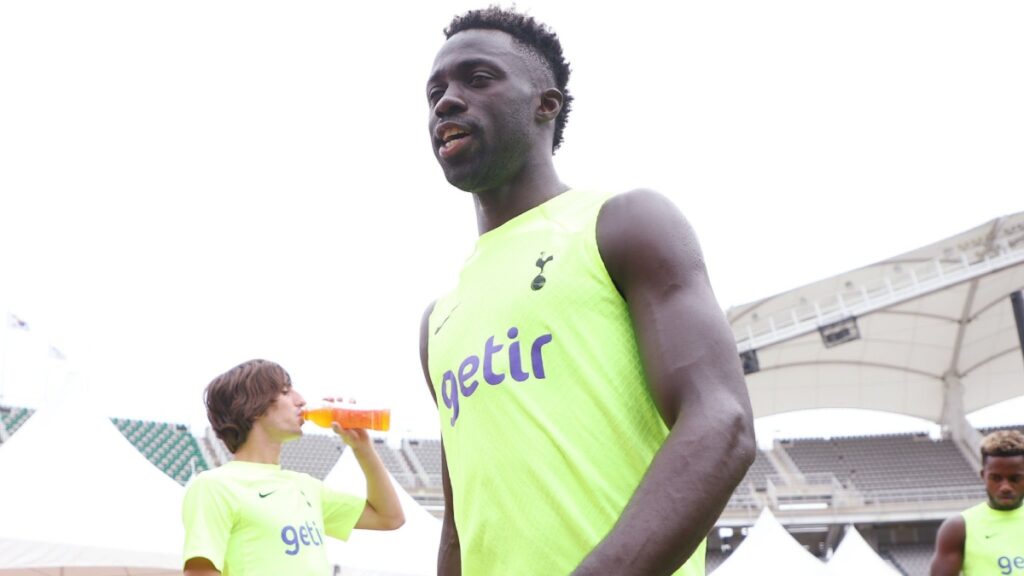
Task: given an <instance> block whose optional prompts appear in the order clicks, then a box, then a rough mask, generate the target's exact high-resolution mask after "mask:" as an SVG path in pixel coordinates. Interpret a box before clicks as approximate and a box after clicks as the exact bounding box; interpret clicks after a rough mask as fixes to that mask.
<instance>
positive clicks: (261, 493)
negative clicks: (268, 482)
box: [260, 490, 277, 498]
mask: <svg viewBox="0 0 1024 576" xmlns="http://www.w3.org/2000/svg"><path fill="white" fill-rule="evenodd" d="M274 492H277V490H271V491H270V492H267V493H266V494H264V493H263V492H260V498H266V497H267V496H270V495H271V494H273V493H274Z"/></svg>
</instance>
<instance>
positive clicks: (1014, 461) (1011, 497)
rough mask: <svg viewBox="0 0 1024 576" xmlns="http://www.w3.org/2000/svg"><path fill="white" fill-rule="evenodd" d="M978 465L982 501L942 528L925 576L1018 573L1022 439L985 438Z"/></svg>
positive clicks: (1022, 551) (1023, 523) (1023, 519)
mask: <svg viewBox="0 0 1024 576" xmlns="http://www.w3.org/2000/svg"><path fill="white" fill-rule="evenodd" d="M981 463H982V468H981V479H982V480H984V482H985V492H986V493H988V501H987V502H982V503H981V504H978V505H977V506H974V507H972V508H968V509H967V510H964V511H963V512H961V513H960V514H958V515H956V516H953V517H951V518H948V519H946V521H945V522H943V523H942V526H940V527H939V533H938V536H937V537H936V539H935V555H934V556H933V557H932V567H931V576H957V575H958V574H960V573H961V570H962V571H963V574H964V576H989V575H992V576H995V575H997V574H998V575H1002V576H1006V575H1008V574H1014V575H1019V574H1024V507H1022V506H1021V503H1022V502H1024V434H1021V433H1020V432H1017V431H1016V430H1000V431H998V432H993V433H991V434H989V435H988V436H985V438H984V439H983V440H982V441H981Z"/></svg>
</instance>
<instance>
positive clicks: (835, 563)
mask: <svg viewBox="0 0 1024 576" xmlns="http://www.w3.org/2000/svg"><path fill="white" fill-rule="evenodd" d="M825 574H827V576H862V575H864V574H871V575H872V576H899V572H897V571H896V570H895V569H894V568H893V567H892V566H890V565H889V563H888V562H886V561H885V560H883V559H882V558H881V557H880V556H879V555H878V554H876V553H875V551H874V550H873V549H872V548H871V546H870V545H869V544H868V543H867V542H865V541H864V537H863V536H861V535H860V532H858V531H857V529H856V528H854V527H853V525H850V526H847V527H846V535H845V536H843V541H842V542H840V543H839V546H838V547H837V548H836V551H835V554H833V555H832V558H831V559H829V561H828V564H826V565H825Z"/></svg>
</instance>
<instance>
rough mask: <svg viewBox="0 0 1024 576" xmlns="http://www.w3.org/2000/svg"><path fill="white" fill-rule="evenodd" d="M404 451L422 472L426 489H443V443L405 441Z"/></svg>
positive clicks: (434, 441) (427, 440)
mask: <svg viewBox="0 0 1024 576" xmlns="http://www.w3.org/2000/svg"><path fill="white" fill-rule="evenodd" d="M402 451H403V452H405V453H406V454H409V455H410V460H413V459H414V460H415V461H416V462H417V463H418V464H419V465H420V468H421V470H422V477H421V478H422V480H423V486H424V487H425V488H440V487H441V441H440V440H434V439H418V440H405V441H403V442H402Z"/></svg>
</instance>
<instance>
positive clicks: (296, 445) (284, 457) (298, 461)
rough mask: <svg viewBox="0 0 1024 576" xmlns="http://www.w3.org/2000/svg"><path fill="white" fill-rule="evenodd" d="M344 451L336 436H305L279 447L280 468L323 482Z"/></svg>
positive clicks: (342, 443)
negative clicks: (302, 473) (304, 474)
mask: <svg viewBox="0 0 1024 576" xmlns="http://www.w3.org/2000/svg"><path fill="white" fill-rule="evenodd" d="M218 442H219V440H218ZM224 450H225V451H227V448H225V449H224ZM344 450H345V443H344V442H342V441H341V438H338V436H337V435H334V434H330V435H328V434H305V435H303V436H302V437H301V438H299V439H298V440H296V441H294V442H287V443H285V444H284V446H282V447H281V468H284V469H286V470H295V471H297V472H305V473H306V474H309V475H310V476H313V477H315V478H319V479H320V480H323V479H324V478H326V477H327V473H328V472H330V471H331V468H334V465H335V464H336V463H337V462H338V458H340V457H341V453H342V452H343V451H344Z"/></svg>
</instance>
